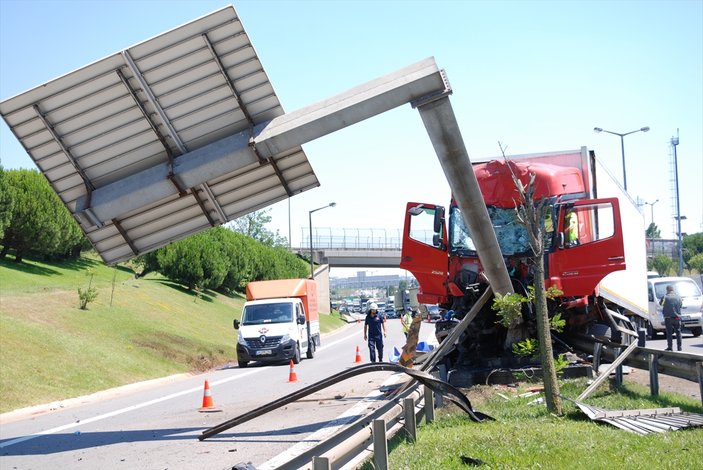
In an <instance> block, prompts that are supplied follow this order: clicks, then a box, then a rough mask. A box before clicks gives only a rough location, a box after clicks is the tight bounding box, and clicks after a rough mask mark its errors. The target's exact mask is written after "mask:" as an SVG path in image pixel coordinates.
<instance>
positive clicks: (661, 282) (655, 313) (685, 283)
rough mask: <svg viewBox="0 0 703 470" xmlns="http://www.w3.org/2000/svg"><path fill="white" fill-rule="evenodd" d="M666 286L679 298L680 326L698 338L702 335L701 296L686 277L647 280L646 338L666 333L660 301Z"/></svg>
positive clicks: (696, 286)
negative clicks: (680, 304)
mask: <svg viewBox="0 0 703 470" xmlns="http://www.w3.org/2000/svg"><path fill="white" fill-rule="evenodd" d="M667 286H673V287H674V292H676V293H677V294H678V295H679V296H681V301H682V306H681V326H682V327H683V328H687V329H689V330H690V331H691V333H692V334H693V336H696V337H698V336H700V335H701V333H703V294H701V290H700V289H699V288H698V285H697V284H696V283H695V281H694V280H693V279H691V278H688V277H655V278H651V279H648V280H647V290H648V296H649V310H648V315H649V319H648V320H649V321H648V322H647V336H648V337H650V338H655V337H656V336H657V333H659V332H665V331H666V328H665V326H664V317H663V316H662V306H661V300H662V298H663V297H664V295H665V294H666V287H667Z"/></svg>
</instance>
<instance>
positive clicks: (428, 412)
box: [424, 385, 434, 424]
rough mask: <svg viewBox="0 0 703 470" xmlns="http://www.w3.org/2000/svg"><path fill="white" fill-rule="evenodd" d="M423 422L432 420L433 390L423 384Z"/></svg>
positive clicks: (428, 422)
mask: <svg viewBox="0 0 703 470" xmlns="http://www.w3.org/2000/svg"><path fill="white" fill-rule="evenodd" d="M424 396H425V422H426V423H427V424H430V423H432V422H434V392H433V391H432V389H431V388H430V387H428V386H427V385H425V393H424Z"/></svg>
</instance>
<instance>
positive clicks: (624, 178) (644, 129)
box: [593, 126, 649, 192]
mask: <svg viewBox="0 0 703 470" xmlns="http://www.w3.org/2000/svg"><path fill="white" fill-rule="evenodd" d="M647 131H649V127H648V126H646V127H641V128H639V129H637V130H634V131H630V132H625V133H624V134H620V133H619V132H612V131H607V130H605V129H603V128H601V127H594V128H593V132H607V133H608V134H613V135H617V136H620V150H621V151H622V185H623V186H624V187H625V192H627V174H626V173H625V139H624V137H625V136H626V135H630V134H634V133H635V132H647Z"/></svg>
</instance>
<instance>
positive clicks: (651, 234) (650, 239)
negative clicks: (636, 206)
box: [645, 199, 659, 258]
mask: <svg viewBox="0 0 703 470" xmlns="http://www.w3.org/2000/svg"><path fill="white" fill-rule="evenodd" d="M657 202H659V199H657V200H656V201H654V202H646V201H645V204H646V205H648V206H649V208H650V209H651V210H652V222H651V225H650V227H652V232H650V237H649V244H650V245H652V258H654V204H656V203H657Z"/></svg>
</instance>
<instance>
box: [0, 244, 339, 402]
mask: <svg viewBox="0 0 703 470" xmlns="http://www.w3.org/2000/svg"><path fill="white" fill-rule="evenodd" d="M91 274H92V280H91ZM89 282H91V283H92V285H93V286H94V287H96V288H97V290H98V296H97V298H96V299H95V300H94V301H93V302H91V303H89V304H88V309H87V310H81V309H80V308H79V299H78V288H79V287H80V288H82V289H86V288H87V287H88V283H89ZM243 303H244V298H243V297H241V296H233V297H228V296H225V295H222V294H218V293H216V292H211V291H206V292H204V293H201V294H200V295H197V296H196V295H195V294H194V293H193V292H189V291H188V290H187V289H184V288H182V287H181V286H178V285H176V284H174V283H172V282H170V281H168V280H167V279H164V278H163V277H161V276H160V275H158V274H149V275H147V276H146V277H145V278H140V279H135V278H134V272H132V270H131V269H129V268H127V267H123V266H118V267H116V268H112V267H108V266H106V265H105V264H104V263H103V262H102V261H100V260H98V259H97V258H94V257H93V258H91V257H84V258H81V259H80V260H78V261H73V262H65V263H56V264H48V263H42V262H37V261H32V260H25V261H24V262H23V263H20V264H16V263H14V260H13V259H12V257H11V256H10V257H8V259H6V260H2V261H0V413H2V412H6V411H10V410H13V409H17V408H21V407H25V406H30V405H35V404H40V403H47V402H51V401H54V400H61V399H66V398H71V397H76V396H81V395H84V394H88V393H93V392H96V391H100V390H105V389H108V388H111V387H115V386H119V385H124V384H128V383H134V382H137V381H141V380H146V379H153V378H158V377H164V376H167V375H171V374H177V373H183V372H193V371H203V370H207V369H209V368H212V367H216V366H219V365H223V364H226V363H228V362H233V361H235V360H236V354H235V341H236V332H235V330H234V329H233V328H232V320H233V319H234V318H235V317H239V316H240V315H241V307H242V304H243ZM341 324H342V321H341V320H340V319H339V318H338V317H337V316H330V315H321V328H322V331H323V332H325V331H329V330H332V329H334V328H336V327H338V326H340V325H341Z"/></svg>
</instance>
